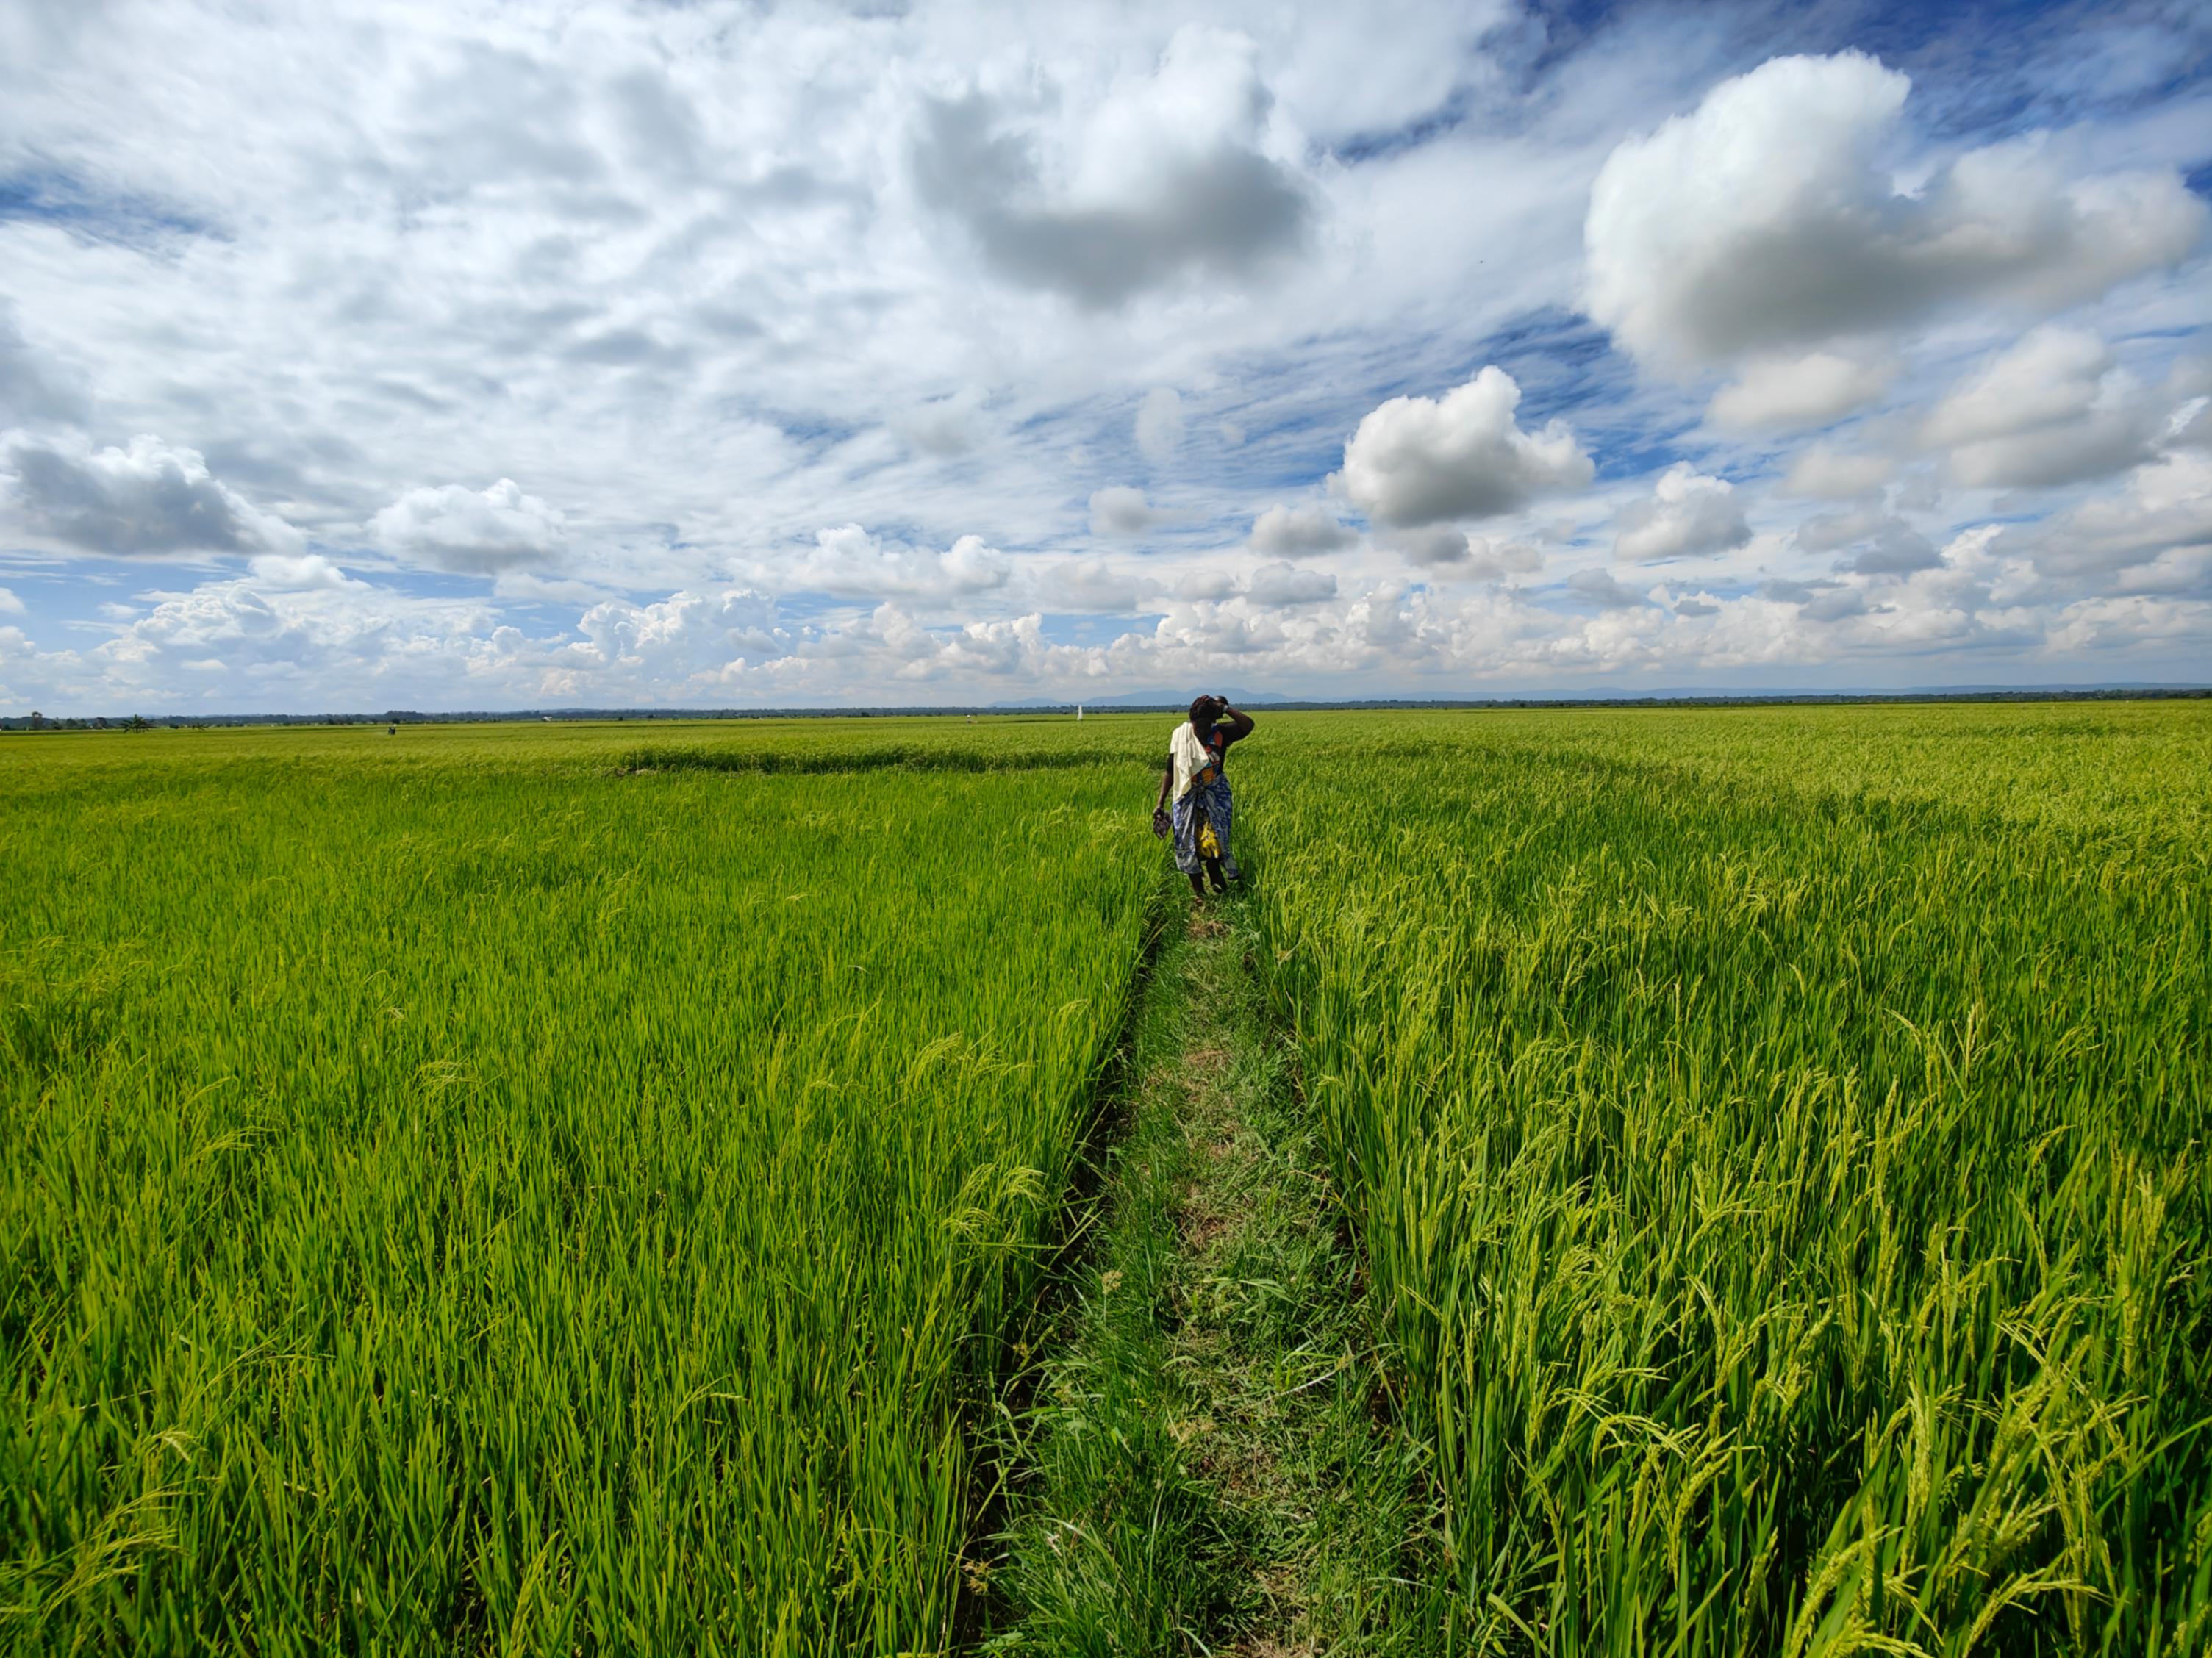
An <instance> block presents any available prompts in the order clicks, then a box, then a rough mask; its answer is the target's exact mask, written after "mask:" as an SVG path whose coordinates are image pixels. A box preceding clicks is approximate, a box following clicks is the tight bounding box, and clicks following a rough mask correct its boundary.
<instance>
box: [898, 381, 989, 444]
mask: <svg viewBox="0 0 2212 1658" xmlns="http://www.w3.org/2000/svg"><path fill="white" fill-rule="evenodd" d="M976 404H977V400H976V398H975V394H974V393H973V392H956V393H955V394H953V395H952V396H951V397H947V398H933V399H931V400H930V401H929V402H927V403H926V404H922V406H921V408H919V409H917V410H914V411H913V412H912V413H910V414H908V415H906V416H902V417H901V418H900V419H899V421H898V422H896V424H897V429H898V433H899V435H900V436H902V437H903V438H904V439H905V440H907V441H908V443H910V444H912V445H913V446H915V448H917V449H919V450H921V452H923V453H924V454H928V455H936V456H938V457H939V458H940V459H950V458H951V457H952V456H955V455H964V454H966V453H967V452H969V450H971V449H973V448H975V446H976V445H977V444H978V443H980V442H981V440H982V420H981V415H980V413H979V411H978V409H977V406H976Z"/></svg>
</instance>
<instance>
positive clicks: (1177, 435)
mask: <svg viewBox="0 0 2212 1658" xmlns="http://www.w3.org/2000/svg"><path fill="white" fill-rule="evenodd" d="M1136 437H1137V447H1138V448H1139V449H1141V450H1142V451H1143V452H1144V453H1145V458H1146V459H1148V460H1152V461H1156V462H1157V461H1164V460H1165V459H1168V457H1169V456H1170V455H1172V454H1174V453H1175V452H1176V446H1177V445H1178V444H1180V443H1181V442H1182V398H1181V397H1180V396H1179V395H1177V393H1176V391H1175V389H1174V388H1173V387H1172V386H1154V387H1153V388H1152V390H1151V391H1149V392H1146V393H1145V400H1144V401H1143V402H1142V403H1140V404H1138V405H1137V419H1136Z"/></svg>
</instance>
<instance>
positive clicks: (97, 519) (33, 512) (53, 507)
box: [0, 431, 301, 557]
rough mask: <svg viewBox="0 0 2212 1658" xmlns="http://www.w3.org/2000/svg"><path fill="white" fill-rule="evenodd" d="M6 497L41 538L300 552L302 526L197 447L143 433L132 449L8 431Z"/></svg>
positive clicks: (142, 550)
mask: <svg viewBox="0 0 2212 1658" xmlns="http://www.w3.org/2000/svg"><path fill="white" fill-rule="evenodd" d="M0 501H4V504H5V508H6V516H7V518H8V519H12V520H13V521H14V523H15V525H18V526H20V527H21V530H22V531H24V532H25V533H27V535H29V536H31V537H33V538H34V539H36V540H38V541H40V543H43V544H47V545H52V546H58V547H61V548H65V549H67V550H71V551H76V552H88V553H101V554H106V555H110V556H119V557H129V556H133V555H142V554H156V555H158V554H171V553H253V552H262V551H276V552H283V551H293V550H297V549H298V548H299V547H300V545H301V535H300V532H299V531H297V530H295V529H294V528H293V527H292V526H291V525H289V524H287V523H285V522H284V521H283V519H280V518H277V517H276V516H275V515H274V514H271V513H264V512H263V511H261V510H260V509H259V508H258V507H255V506H254V505H253V504H252V502H251V501H247V500H246V498H245V497H244V496H243V495H240V494H239V493H238V492H237V491H236V490H235V489H231V488H230V487H229V486H228V484H226V483H223V482H222V480H221V479H220V478H217V477H214V476H213V475H212V474H211V473H210V472H209V471H208V467H207V462H206V461H205V460H204V459H203V458H202V457H201V455H200V452H198V451H197V450H196V449H186V448H184V447H181V446H175V445H172V444H168V443H165V442H163V441H162V440H161V439H160V438H158V437H153V436H147V435H142V436H139V437H135V438H133V439H131V446H130V447H129V448H127V449H118V448H106V449H97V450H95V449H94V447H93V446H91V444H89V443H88V442H86V441H85V440H83V439H82V438H81V437H76V436H64V437H58V438H53V439H42V438H38V437H33V436H32V435H31V434H27V433H24V432H20V431H19V432H15V433H11V434H8V436H7V438H6V440H5V443H4V446H0Z"/></svg>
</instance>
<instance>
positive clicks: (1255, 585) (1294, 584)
mask: <svg viewBox="0 0 2212 1658" xmlns="http://www.w3.org/2000/svg"><path fill="white" fill-rule="evenodd" d="M1244 591H1245V592H1246V594H1247V595H1248V596H1249V598H1251V600H1252V602H1253V603H1254V604H1262V605H1266V606H1267V607H1269V608H1270V609H1279V608H1282V607H1284V606H1288V605H1297V604H1320V603H1321V602H1322V600H1323V599H1328V598H1335V597H1336V578H1335V577H1334V576H1333V575H1331V574H1329V573H1328V571H1326V570H1302V569H1300V568H1298V567H1297V565H1295V564H1290V563H1285V562H1277V563H1273V564H1262V565H1261V566H1260V567H1259V568H1257V569H1255V570H1254V571H1253V572H1252V574H1251V575H1250V576H1249V578H1248V579H1247V580H1246V581H1245V584H1244Z"/></svg>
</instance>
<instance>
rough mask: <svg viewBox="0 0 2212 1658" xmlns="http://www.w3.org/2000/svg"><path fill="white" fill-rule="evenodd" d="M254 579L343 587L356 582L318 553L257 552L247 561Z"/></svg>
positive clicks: (294, 585)
mask: <svg viewBox="0 0 2212 1658" xmlns="http://www.w3.org/2000/svg"><path fill="white" fill-rule="evenodd" d="M248 565H249V568H252V572H253V579H254V581H255V583H256V584H257V585H258V586H262V587H273V588H302V587H344V586H359V585H360V584H359V583H356V582H355V581H354V580H353V579H352V578H351V577H349V575H347V574H346V573H345V572H344V571H343V570H342V569H340V568H338V567H337V565H336V564H333V563H332V562H331V561H330V560H329V559H327V558H325V557H324V556H323V555H322V554H320V553H297V554H294V553H259V554H257V555H255V556H254V557H253V558H252V559H251V560H249V561H248Z"/></svg>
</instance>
